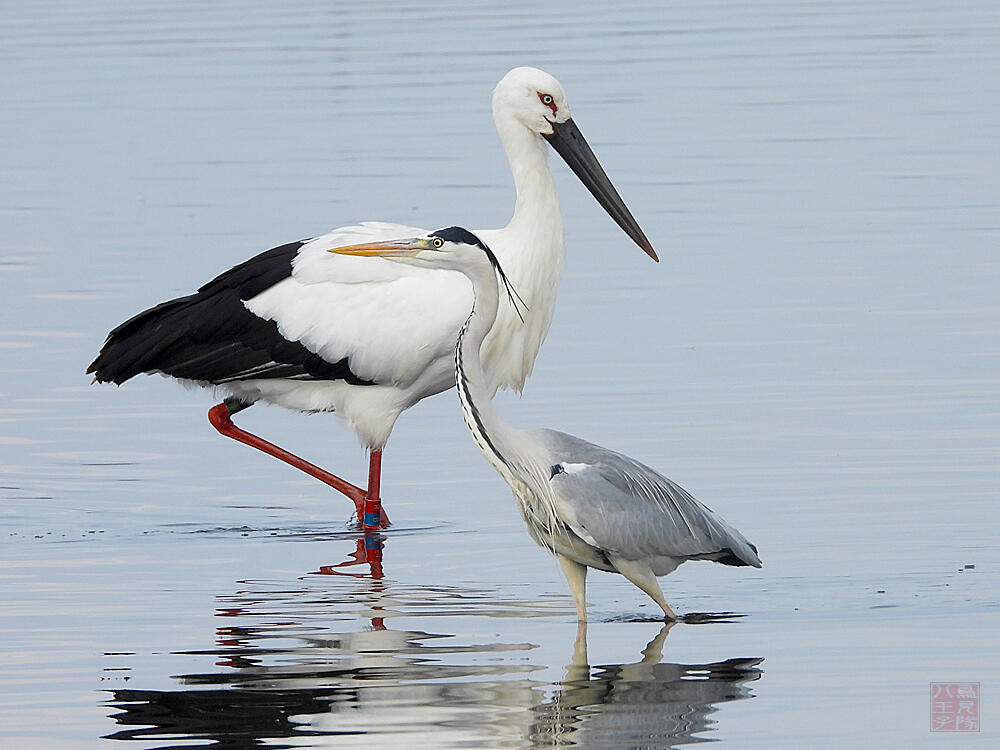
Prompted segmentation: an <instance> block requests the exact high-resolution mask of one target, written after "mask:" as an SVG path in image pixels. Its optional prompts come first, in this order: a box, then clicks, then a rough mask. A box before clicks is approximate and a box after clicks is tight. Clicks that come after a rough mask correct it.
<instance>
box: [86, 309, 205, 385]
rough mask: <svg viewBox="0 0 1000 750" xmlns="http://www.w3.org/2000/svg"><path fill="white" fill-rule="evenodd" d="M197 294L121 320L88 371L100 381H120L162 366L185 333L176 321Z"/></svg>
mask: <svg viewBox="0 0 1000 750" xmlns="http://www.w3.org/2000/svg"><path fill="white" fill-rule="evenodd" d="M195 297H196V295H190V296H188V297H181V298H179V299H174V300H170V301H169V302H163V303H161V304H159V305H156V307H151V308H150V309H148V310H145V311H143V312H141V313H139V314H138V315H136V316H135V317H133V318H130V319H129V320H127V321H125V322H124V323H122V324H121V325H120V326H118V327H117V328H115V329H114V330H113V331H111V333H109V334H108V338H107V340H106V341H105V342H104V346H103V347H101V351H100V353H99V354H98V355H97V358H96V359H95V360H94V361H93V362H91V363H90V366H89V367H88V368H87V374H88V375H89V374H93V376H94V380H96V381H97V382H98V383H115V384H117V385H121V384H122V383H124V382H125V381H126V380H128V379H129V378H133V377H135V376H136V375H139V374H140V373H143V372H154V371H156V370H159V369H160V365H159V364H158V362H159V361H160V360H161V358H162V355H163V354H164V352H166V351H168V350H169V349H170V348H171V347H172V346H173V345H175V344H177V343H178V341H179V340H180V339H181V338H182V337H183V335H184V332H185V326H178V325H175V322H176V321H177V319H178V318H179V317H182V316H183V313H184V312H185V311H186V310H187V309H188V308H189V307H190V306H191V303H192V302H193V301H194V298H195Z"/></svg>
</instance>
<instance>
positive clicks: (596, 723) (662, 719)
mask: <svg viewBox="0 0 1000 750" xmlns="http://www.w3.org/2000/svg"><path fill="white" fill-rule="evenodd" d="M675 625H676V623H666V624H664V625H663V627H662V628H661V629H660V632H659V633H657V634H656V637H655V638H653V640H651V641H650V642H649V643H648V644H647V645H646V648H644V649H643V650H642V652H641V653H642V658H641V659H640V660H639V661H637V662H634V663H631V664H609V665H603V666H599V667H591V666H590V662H589V660H588V658H587V624H586V623H580V625H579V628H578V631H577V636H576V642H575V643H574V648H573V660H572V662H571V663H570V664H569V666H568V667H566V677H565V679H564V680H563V681H562V682H561V683H559V686H558V688H559V689H558V691H557V692H556V693H555V694H554V696H553V697H552V698H551V699H550V700H549V701H546V702H545V703H542V704H541V705H539V706H537V707H535V709H534V714H535V719H534V721H533V722H532V725H531V729H530V731H529V733H528V737H529V739H530V741H531V746H532V747H547V746H565V745H578V746H580V747H587V748H634V747H644V748H661V747H662V748H669V747H674V746H676V745H682V744H687V743H690V742H703V741H705V739H707V738H704V737H698V736H696V735H698V734H700V733H703V732H705V731H706V730H708V729H710V723H711V722H710V719H709V716H710V715H711V714H712V713H714V712H715V711H716V710H717V708H716V707H715V706H716V705H717V704H719V703H725V702H726V701H733V700H741V699H743V698H749V697H751V695H752V694H751V691H750V688H749V687H748V686H747V684H746V683H748V682H752V681H754V680H757V679H760V676H761V674H762V672H761V670H760V669H759V668H758V665H759V664H760V663H761V662H762V661H763V659H762V658H746V659H727V660H725V661H720V662H713V663H710V664H671V663H669V662H661V661H660V660H661V658H662V656H663V644H664V641H666V638H667V634H668V633H669V632H670V629H671V628H672V627H674V626H675Z"/></svg>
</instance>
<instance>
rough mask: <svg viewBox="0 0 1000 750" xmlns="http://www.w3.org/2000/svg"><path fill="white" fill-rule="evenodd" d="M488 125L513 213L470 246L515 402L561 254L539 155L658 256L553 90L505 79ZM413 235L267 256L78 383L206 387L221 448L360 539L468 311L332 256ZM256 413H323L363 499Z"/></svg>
mask: <svg viewBox="0 0 1000 750" xmlns="http://www.w3.org/2000/svg"><path fill="white" fill-rule="evenodd" d="M493 120H494V122H495V124H496V128H497V131H498V132H499V134H500V139H501V141H502V142H503V146H504V150H505V151H506V153H507V158H508V160H509V162H510V168H511V171H512V172H513V175H514V186H515V188H516V190H517V200H516V202H515V205H514V215H513V217H512V218H511V220H510V223H509V224H508V225H507V226H506V227H504V228H502V229H482V230H476V234H477V235H478V236H480V237H482V238H483V240H484V241H485V242H487V243H488V244H489V246H490V247H491V248H493V251H494V252H495V253H496V255H497V257H498V258H499V259H500V262H501V263H502V264H503V268H504V269H505V270H506V272H507V276H508V277H509V279H510V281H511V283H512V284H513V286H514V288H515V289H516V290H517V292H518V294H519V296H520V298H521V300H522V301H523V303H524V305H523V307H522V309H521V310H518V309H516V308H515V306H514V304H513V303H512V302H511V301H509V300H505V301H504V302H503V303H502V304H501V306H500V309H499V312H498V315H497V319H496V323H495V324H494V325H493V328H492V330H491V331H490V334H489V335H488V336H487V337H486V340H485V342H484V343H483V367H484V370H485V373H486V376H487V378H488V381H489V387H490V388H491V389H492V390H493V392H494V393H495V392H496V390H497V389H498V388H513V389H516V390H521V388H523V386H524V382H525V380H526V378H527V377H528V375H529V374H530V373H531V369H532V366H533V364H534V361H535V356H536V355H537V354H538V349H539V347H540V346H541V344H542V340H543V339H544V338H545V334H546V332H547V331H548V329H549V324H550V323H551V321H552V314H553V310H554V307H555V301H556V289H557V287H558V285H559V279H560V277H561V275H562V267H563V258H564V256H565V245H564V243H563V225H562V216H561V214H560V211H559V201H558V198H557V196H556V189H555V183H554V182H553V179H552V173H551V171H550V170H549V164H548V152H547V149H546V142H548V144H549V145H551V146H552V147H553V148H554V149H555V150H556V151H557V152H558V153H559V155H560V156H561V157H562V158H563V159H564V160H565V161H566V163H567V164H568V165H569V166H570V167H571V168H572V170H573V171H574V172H575V173H576V175H577V176H578V177H579V178H580V180H581V181H582V182H583V183H584V184H585V185H586V186H587V188H588V189H589V190H590V191H591V193H593V195H594V196H595V197H596V198H597V200H598V202H599V203H600V204H601V205H602V206H603V207H604V209H605V210H606V211H607V212H608V213H609V214H610V215H611V217H612V218H614V220H615V221H616V222H617V223H618V224H619V225H620V226H621V227H622V229H624V230H625V232H626V233H627V234H628V236H629V237H631V238H632V240H633V241H635V242H636V244H638V245H639V246H640V247H641V248H642V249H643V250H644V251H645V252H646V253H647V254H648V255H649V256H650V257H651V258H653V260H657V257H656V253H655V252H654V250H653V247H652V245H651V244H650V242H649V240H648V239H646V236H645V235H644V234H643V232H642V229H640V228H639V225H638V223H637V222H636V220H635V219H634V218H633V216H632V214H631V213H630V212H629V210H628V208H627V207H626V206H625V203H624V202H623V201H622V199H621V197H620V196H619V195H618V193H617V191H616V190H615V188H614V186H613V185H612V184H611V181H610V180H609V179H608V176H607V175H606V174H605V172H604V170H603V169H602V168H601V165H600V163H599V162H598V161H597V158H596V157H595V156H594V153H593V151H591V149H590V147H589V146H588V145H587V142H586V140H584V138H583V135H582V134H581V133H580V130H579V129H578V128H577V126H576V124H575V123H574V122H573V120H572V118H571V117H570V111H569V105H568V104H567V102H566V95H565V93H563V89H562V86H561V85H560V84H559V82H558V81H557V80H556V79H555V78H553V77H552V76H551V75H549V74H548V73H545V72H543V71H541V70H538V69H536V68H524V67H522V68H514V69H513V70H511V71H510V72H509V73H507V74H506V75H505V76H504V77H503V78H502V79H501V81H500V83H498V84H497V87H496V89H495V90H494V92H493ZM423 234H426V230H424V229H419V228H415V227H408V226H403V225H401V224H390V223H383V222H365V223H362V224H360V225H356V226H345V227H340V228H338V229H334V230H333V231H332V232H329V233H327V234H324V235H322V236H320V237H316V238H314V239H310V240H302V241H299V242H292V243H289V244H287V245H282V246H280V247H276V248H273V249H271V250H267V251H266V252H263V253H261V254H260V255H257V256H255V257H253V258H251V259H250V260H248V261H246V262H244V263H241V264H240V265H238V266H235V267H234V268H231V269H229V270H228V271H226V272H224V273H222V274H220V275H219V276H217V277H216V278H215V279H213V280H212V281H210V282H208V283H207V284H205V285H204V286H202V287H201V288H200V289H199V290H198V291H197V292H195V293H194V294H191V295H189V296H186V297H180V298H178V299H174V300H170V301H168V302H163V303H161V304H159V305H156V306H155V307H152V308H150V309H149V310H146V311H144V312H141V313H139V314H138V315H136V316H135V317H133V318H131V319H130V320H127V321H126V322H124V323H122V324H121V325H120V326H118V327H117V328H115V329H114V330H113V331H111V333H110V334H108V338H107V341H106V342H105V344H104V346H103V348H102V349H101V351H100V353H99V354H98V356H97V358H96V359H95V360H94V361H93V363H91V365H90V367H89V368H88V369H87V372H88V373H93V374H94V376H95V380H96V381H98V382H102V383H103V382H114V383H117V384H121V383H123V382H124V381H126V380H128V379H129V378H132V377H133V376H135V375H138V374H139V373H162V374H164V375H168V376H170V377H173V378H176V379H178V380H181V381H187V382H192V383H195V384H197V385H201V386H206V387H214V388H216V389H217V390H218V391H220V392H221V393H222V394H223V395H224V396H225V400H224V401H223V402H222V403H221V404H218V405H216V406H214V407H212V409H211V410H210V411H209V419H210V421H211V422H212V424H213V425H214V426H215V427H216V429H217V430H219V432H220V433H222V434H223V435H226V436H228V437H232V438H234V439H236V440H239V441H241V442H244V443H247V444H248V445H251V446H253V447H256V448H259V449H261V450H263V451H265V452H267V453H269V454H271V455H273V456H275V457H277V458H280V459H281V460H283V461H286V462H287V463H290V464H291V465H293V466H296V467H297V468H300V469H302V470H304V471H306V472H307V473H309V474H310V475H312V476H314V477H316V478H318V479H320V480H321V481H323V482H326V483H327V484H329V485H330V486H332V487H334V488H336V489H337V490H339V491H341V492H343V493H344V494H345V495H347V496H348V497H349V498H350V499H351V500H353V501H354V503H355V506H356V510H357V514H358V520H359V521H360V522H361V524H362V526H363V527H364V528H365V529H373V528H378V527H380V526H385V525H387V524H388V519H387V518H386V516H385V514H384V513H383V511H382V509H381V500H380V492H379V476H380V470H381V456H382V448H383V447H384V446H385V444H386V441H387V440H388V439H389V434H390V432H391V431H392V427H393V425H394V424H395V422H396V418H397V417H398V416H399V415H400V413H401V412H402V411H403V410H405V409H408V408H409V407H411V406H413V405H414V404H416V403H417V402H418V401H420V400H421V399H423V398H426V397H427V396H431V395H434V394H435V393H440V392H442V391H445V390H447V389H449V388H451V387H453V386H454V385H455V373H454V369H453V364H452V359H453V357H452V353H453V351H454V348H455V341H456V339H457V338H458V332H459V331H460V329H461V328H462V324H463V323H464V322H465V318H466V316H467V315H468V311H469V309H470V307H471V304H472V289H471V286H470V284H469V281H468V279H466V278H465V276H464V275H462V274H460V273H457V272H452V271H440V270H429V269H422V268H416V267H412V266H405V265H401V264H399V263H393V262H391V261H388V260H384V259H376V260H371V259H367V260H366V259H361V258H352V257H348V256H342V255H334V254H331V253H330V252H328V251H329V250H330V249H332V248H337V247H343V246H345V245H355V244H359V243H365V242H377V241H385V240H390V239H396V238H406V237H414V236H418V235H423ZM257 401H266V402H270V403H273V404H278V405H280V406H284V407H286V408H289V409H297V410H300V411H305V412H321V411H325V412H329V411H332V412H336V413H337V414H339V415H340V417H341V418H342V419H343V420H345V421H346V422H347V423H348V424H349V425H350V426H351V427H352V428H353V429H354V431H355V432H356V434H357V435H358V438H359V439H360V440H361V442H362V443H363V444H364V445H365V446H366V448H367V449H368V451H369V472H368V486H367V487H366V488H361V487H358V486H355V485H353V484H351V483H349V482H347V481H345V480H343V479H341V478H339V477H337V476H335V475H333V474H331V473H329V472H327V471H325V470H323V469H320V468H319V467H317V466H314V465H312V464H310V463H308V462H306V461H304V460H302V459H301V458H299V457H297V456H294V455H292V454H291V453H288V452H287V451H285V450H283V449H281V448H279V447H277V446H275V445H273V444H271V443H269V442H267V441H265V440H263V439H261V438H259V437H257V436H256V435H252V434H250V433H248V432H246V431H244V430H242V429H240V428H238V427H236V426H235V425H234V424H233V423H232V421H231V419H230V416H231V415H232V414H233V413H235V412H237V411H239V410H241V409H244V408H246V407H247V406H250V405H251V404H253V403H255V402H257Z"/></svg>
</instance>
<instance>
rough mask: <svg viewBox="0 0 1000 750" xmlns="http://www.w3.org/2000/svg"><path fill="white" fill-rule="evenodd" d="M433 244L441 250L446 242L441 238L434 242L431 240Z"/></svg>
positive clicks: (436, 238) (435, 239)
mask: <svg viewBox="0 0 1000 750" xmlns="http://www.w3.org/2000/svg"><path fill="white" fill-rule="evenodd" d="M431 244H432V245H434V247H437V248H441V247H444V240H442V239H441V238H440V237H435V238H434V239H433V240H431Z"/></svg>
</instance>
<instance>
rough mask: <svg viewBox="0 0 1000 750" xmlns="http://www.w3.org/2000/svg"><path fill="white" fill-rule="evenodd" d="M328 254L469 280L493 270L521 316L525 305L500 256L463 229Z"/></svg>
mask: <svg viewBox="0 0 1000 750" xmlns="http://www.w3.org/2000/svg"><path fill="white" fill-rule="evenodd" d="M328 252H331V253H335V254H337V255H353V256H362V257H375V258H385V259H386V260H391V261H396V262H397V263H407V264H409V265H414V266H422V267H423V268H436V269H441V270H445V271H459V272H461V273H464V274H465V275H467V276H469V277H475V275H476V273H477V271H481V270H486V271H489V270H490V269H492V270H493V271H495V272H496V276H497V277H498V278H499V280H500V283H502V284H503V285H504V287H505V288H506V290H507V295H508V297H509V298H510V301H511V304H513V305H514V309H515V310H516V311H517V314H518V315H519V316H520V314H521V312H520V310H518V307H517V305H518V303H520V304H521V305H522V306H523V305H524V302H523V301H522V300H521V299H520V297H519V296H518V294H517V292H516V291H515V290H514V287H513V286H511V283H510V280H509V279H508V278H507V274H505V273H504V271H503V268H501V267H500V261H498V260H497V256H496V255H494V254H493V251H492V250H490V248H489V247H488V246H487V244H486V243H485V242H483V241H482V240H481V239H479V238H478V237H477V236H476V235H474V234H473V233H472V232H470V231H469V230H468V229H464V228H463V227H446V228H445V229H436V230H434V231H433V232H430V233H429V234H427V235H425V236H423V237H411V238H409V239H402V240H386V241H383V242H365V243H362V244H360V245H348V246H346V247H335V248H332V249H331V250H329V251H328Z"/></svg>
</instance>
